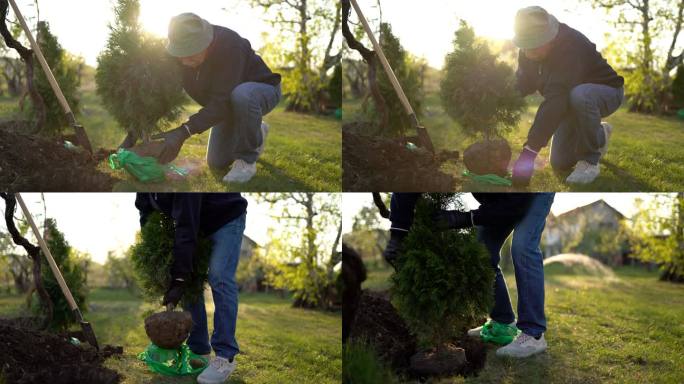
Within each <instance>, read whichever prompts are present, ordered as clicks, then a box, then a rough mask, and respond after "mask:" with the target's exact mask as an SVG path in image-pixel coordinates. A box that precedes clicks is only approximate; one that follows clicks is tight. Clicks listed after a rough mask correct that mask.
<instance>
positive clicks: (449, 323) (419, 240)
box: [391, 193, 494, 347]
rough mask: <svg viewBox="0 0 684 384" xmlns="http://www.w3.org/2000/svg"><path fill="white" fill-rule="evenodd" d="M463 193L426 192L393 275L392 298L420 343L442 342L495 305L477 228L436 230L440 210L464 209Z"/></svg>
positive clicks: (488, 264)
mask: <svg viewBox="0 0 684 384" xmlns="http://www.w3.org/2000/svg"><path fill="white" fill-rule="evenodd" d="M463 207H464V206H463V202H462V201H461V199H460V197H459V195H457V194H453V193H444V194H438V193H430V194H424V195H423V198H421V199H420V200H419V201H418V204H417V206H416V211H415V221H414V223H413V225H412V226H411V231H410V232H409V234H408V236H407V237H406V239H405V240H404V243H403V245H404V254H403V256H402V257H401V258H399V260H398V264H397V272H396V273H394V274H393V275H392V284H393V285H392V288H391V293H392V302H393V303H394V304H395V306H396V308H397V310H398V311H399V314H400V315H401V316H402V318H404V320H405V321H406V323H407V324H408V325H409V327H410V328H411V329H412V330H413V331H414V332H415V333H416V335H417V336H418V338H419V341H420V342H421V343H423V344H424V345H428V346H438V347H439V346H442V345H443V344H444V343H445V342H447V341H448V340H449V339H450V338H453V337H457V336H458V335H461V334H462V332H463V331H464V330H465V329H466V328H467V327H469V326H472V325H474V324H476V323H478V322H480V321H481V320H482V319H483V318H484V317H486V315H487V313H488V312H489V309H490V307H491V305H492V304H493V298H494V294H493V288H494V271H493V270H492V267H491V262H490V260H489V254H488V253H487V251H486V250H485V248H484V246H483V245H482V244H481V243H480V242H479V241H478V240H477V235H476V232H475V229H472V228H471V229H467V230H459V231H454V230H450V231H444V232H440V231H436V230H435V228H434V223H433V220H432V214H433V212H434V211H435V210H436V209H439V208H441V209H454V208H456V209H463Z"/></svg>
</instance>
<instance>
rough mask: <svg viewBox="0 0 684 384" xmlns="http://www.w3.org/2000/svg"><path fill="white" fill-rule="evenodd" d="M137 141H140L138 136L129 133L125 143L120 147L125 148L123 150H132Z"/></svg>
mask: <svg viewBox="0 0 684 384" xmlns="http://www.w3.org/2000/svg"><path fill="white" fill-rule="evenodd" d="M137 141H138V135H137V134H136V133H135V132H128V134H127V135H126V138H125V139H124V141H123V142H121V144H120V145H119V148H123V149H129V148H132V147H133V146H134V145H135V143H136V142H137Z"/></svg>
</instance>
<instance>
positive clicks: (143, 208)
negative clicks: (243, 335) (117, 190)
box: [135, 193, 247, 384]
mask: <svg viewBox="0 0 684 384" xmlns="http://www.w3.org/2000/svg"><path fill="white" fill-rule="evenodd" d="M135 206H136V207H137V208H138V210H139V211H140V225H141V226H144V225H145V222H146V221H147V218H148V217H149V215H150V214H151V213H152V212H154V211H160V212H162V213H164V214H165V215H168V216H169V217H171V218H173V221H174V227H175V234H174V236H175V240H174V246H173V256H174V262H173V265H172V267H171V279H172V280H171V285H170V286H169V288H168V290H167V292H166V294H165V295H164V301H163V305H164V306H166V305H167V304H171V305H172V306H174V307H175V306H176V305H177V304H178V302H179V301H180V300H181V298H182V297H183V293H184V289H185V288H184V284H185V281H186V280H187V279H188V278H189V277H190V275H191V274H192V273H193V272H194V271H193V270H192V258H193V255H194V253H195V249H196V247H197V240H198V238H199V237H200V236H207V237H208V238H209V239H211V241H212V251H211V259H210V261H209V286H210V287H211V293H212V297H213V299H214V306H215V311H214V332H213V334H212V336H211V344H210V343H209V330H208V327H207V313H206V309H205V307H204V297H203V296H202V297H200V299H199V300H198V301H197V302H196V303H194V304H191V305H188V306H186V307H185V308H184V309H185V310H186V311H189V312H190V313H191V314H192V323H193V325H192V330H191V331H190V337H189V338H188V346H189V347H190V350H192V351H193V352H194V353H196V354H198V355H205V356H206V357H209V355H210V354H211V350H212V348H213V349H214V352H215V354H216V357H215V358H214V359H212V360H211V362H210V364H209V366H208V367H207V368H206V369H205V370H204V371H203V372H202V374H201V375H199V376H198V377H197V382H198V383H200V384H219V383H223V382H225V381H226V380H227V379H228V377H229V376H230V374H231V373H232V372H233V371H234V370H235V367H236V365H237V362H236V361H235V355H237V354H238V353H239V348H238V344H237V341H236V340H235V326H236V321H237V306H238V286H237V283H236V281H235V270H236V269H237V265H238V261H239V259H240V246H241V244H242V234H243V232H244V229H245V218H246V215H247V200H245V199H244V198H243V197H242V196H241V195H240V194H239V193H138V194H137V196H136V199H135Z"/></svg>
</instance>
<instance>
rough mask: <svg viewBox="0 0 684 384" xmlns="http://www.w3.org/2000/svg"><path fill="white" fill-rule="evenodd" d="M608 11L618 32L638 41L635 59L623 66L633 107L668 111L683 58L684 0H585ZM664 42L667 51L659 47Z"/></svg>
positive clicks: (627, 94)
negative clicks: (673, 74)
mask: <svg viewBox="0 0 684 384" xmlns="http://www.w3.org/2000/svg"><path fill="white" fill-rule="evenodd" d="M585 1H587V2H588V3H589V4H591V5H592V6H593V7H594V8H600V9H603V10H605V11H606V13H607V14H608V15H609V16H610V19H611V20H614V21H613V23H614V25H615V26H616V28H617V29H618V32H619V33H622V34H625V35H627V36H629V39H628V41H635V42H636V49H634V50H630V52H629V58H630V60H629V61H630V62H631V63H632V64H631V65H630V66H629V68H623V72H624V73H623V74H624V76H625V94H626V96H627V99H628V102H629V107H630V110H632V111H638V112H645V113H662V112H668V110H669V107H670V103H669V102H668V98H669V96H668V93H669V91H670V83H671V75H672V72H673V70H674V69H675V68H677V67H678V66H679V65H681V64H682V61H683V60H684V49H683V48H682V47H681V46H680V44H679V41H678V39H679V37H680V33H681V30H682V25H683V21H684V0H675V1H672V0H585ZM658 42H661V43H663V44H664V45H665V46H666V47H667V51H663V50H662V49H659V48H658V45H657V43H658Z"/></svg>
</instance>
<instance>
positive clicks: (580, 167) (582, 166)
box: [575, 160, 589, 172]
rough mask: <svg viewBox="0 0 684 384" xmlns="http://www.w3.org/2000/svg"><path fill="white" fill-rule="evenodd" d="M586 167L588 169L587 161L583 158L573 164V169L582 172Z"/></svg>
mask: <svg viewBox="0 0 684 384" xmlns="http://www.w3.org/2000/svg"><path fill="white" fill-rule="evenodd" d="M587 169H589V163H587V162H586V161H584V160H580V161H578V162H577V165H576V166H575V170H576V171H579V172H584V171H586V170H587Z"/></svg>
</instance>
